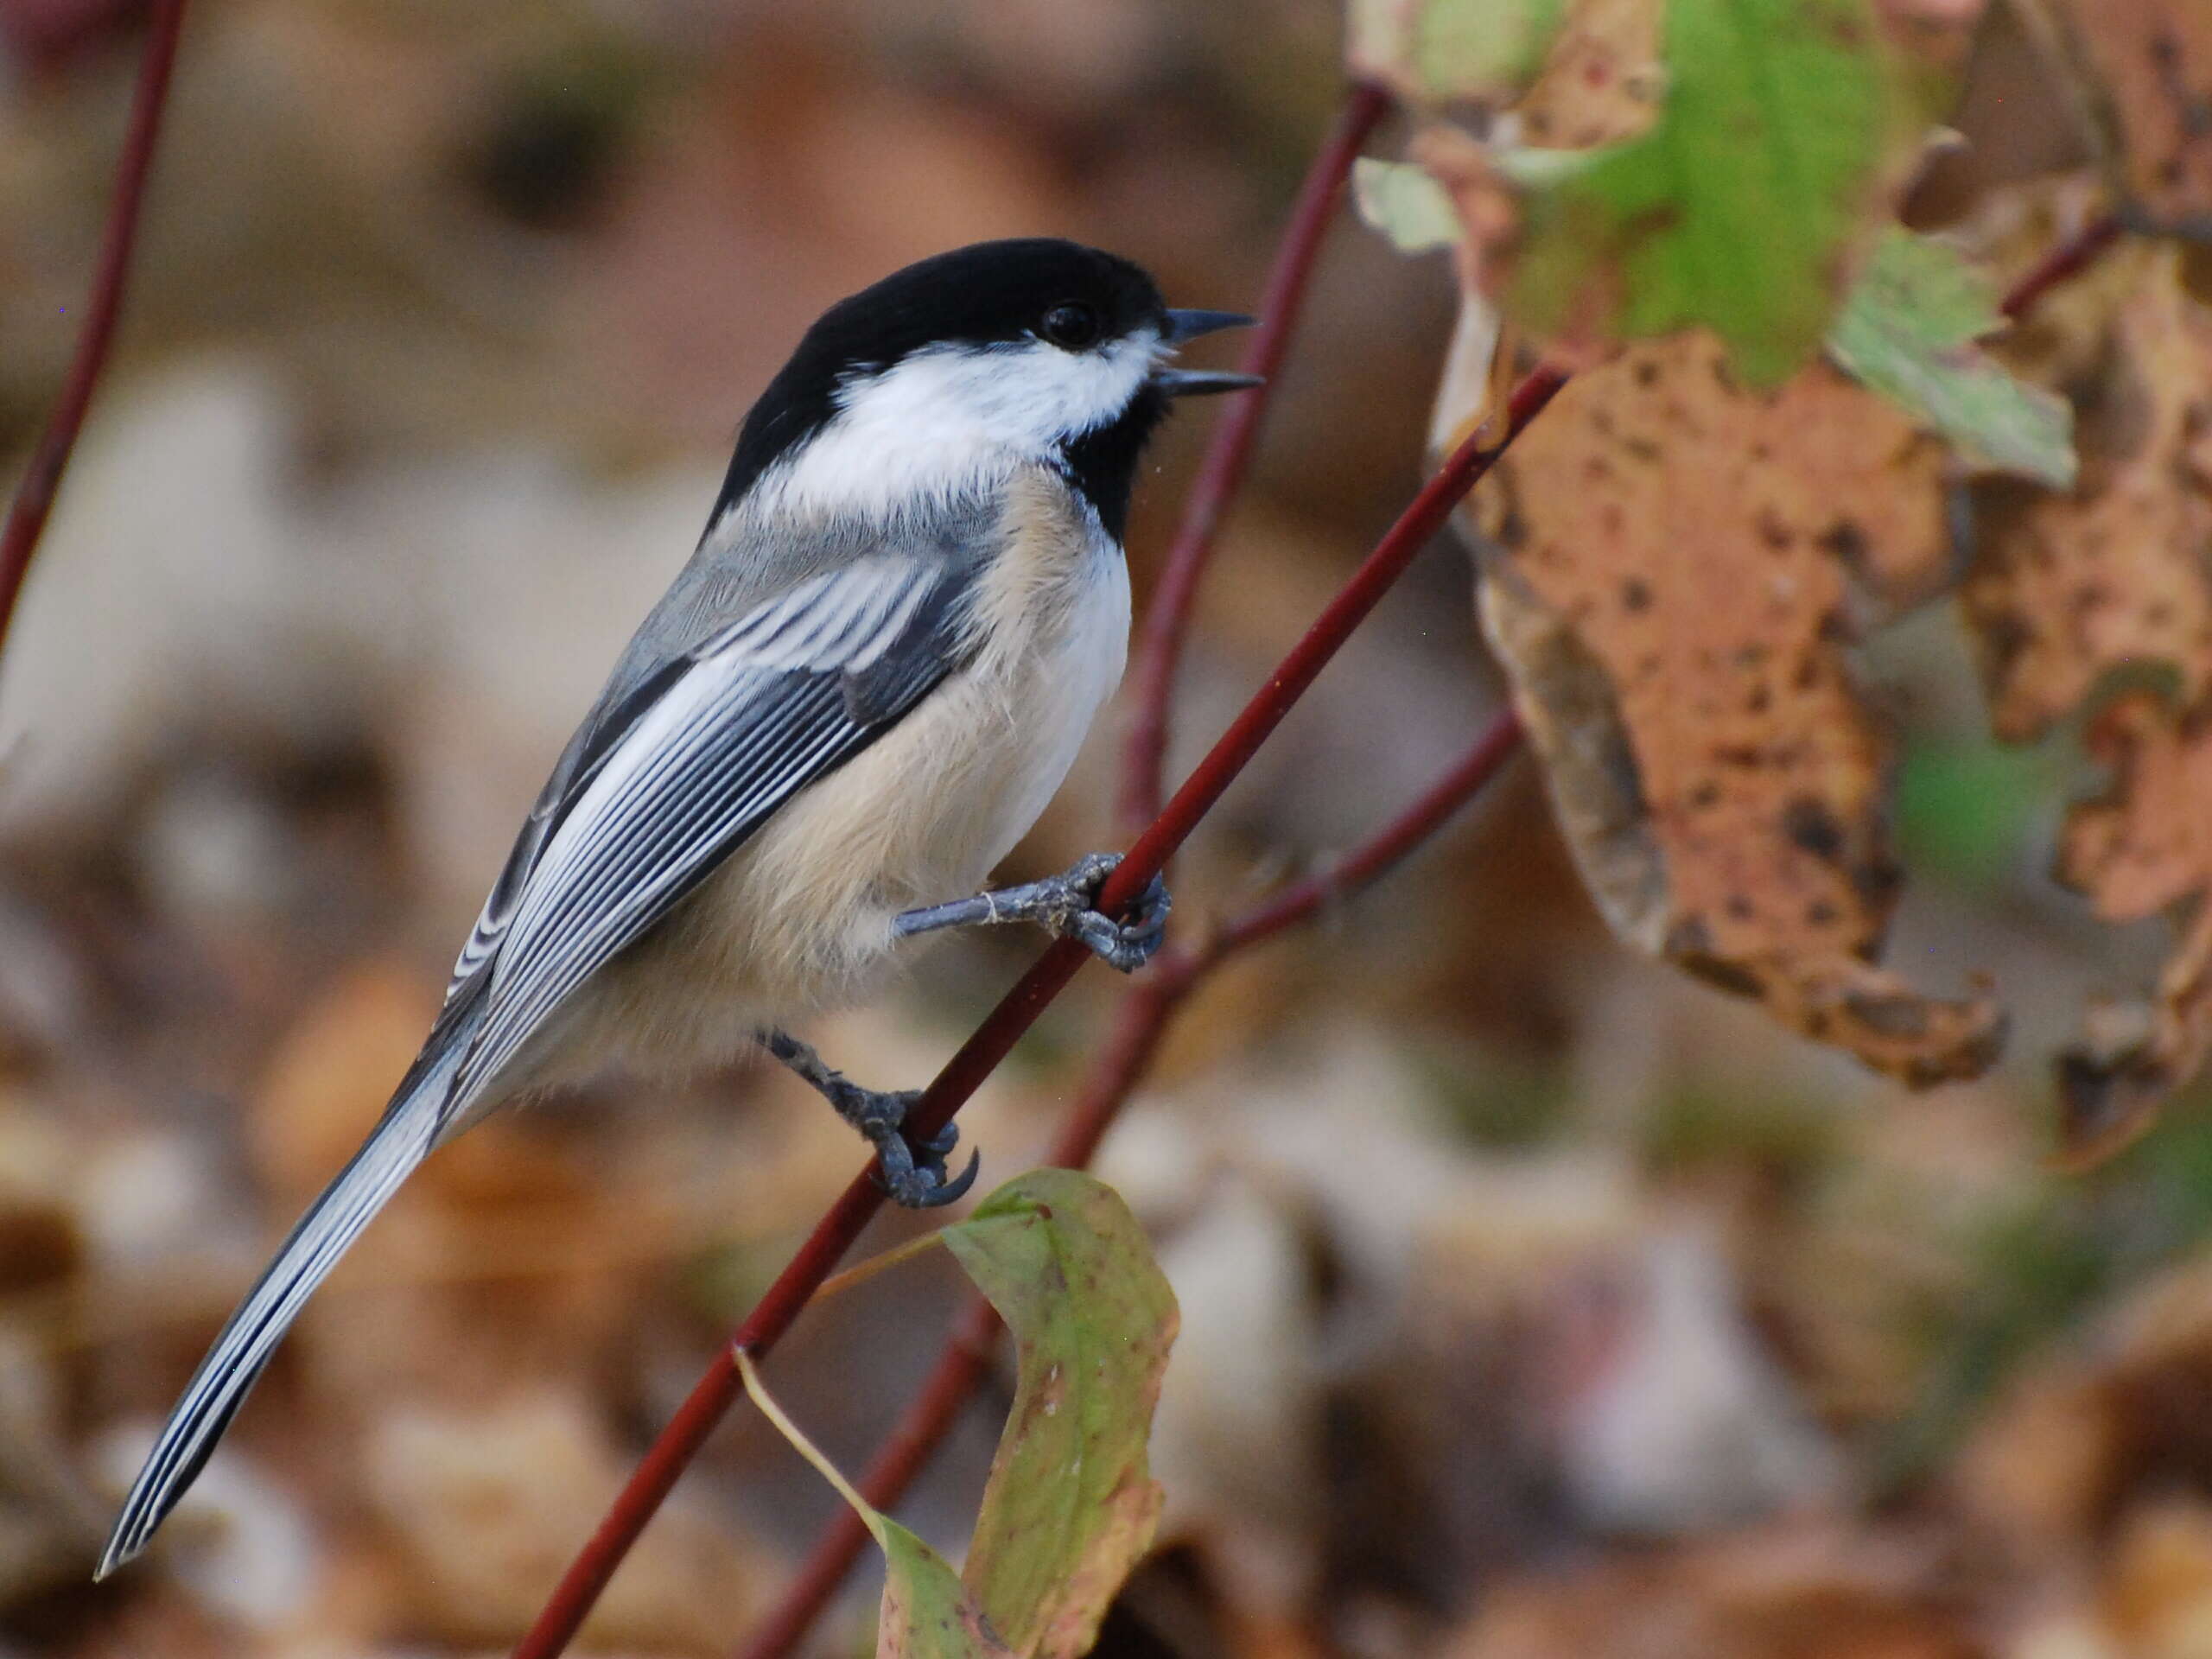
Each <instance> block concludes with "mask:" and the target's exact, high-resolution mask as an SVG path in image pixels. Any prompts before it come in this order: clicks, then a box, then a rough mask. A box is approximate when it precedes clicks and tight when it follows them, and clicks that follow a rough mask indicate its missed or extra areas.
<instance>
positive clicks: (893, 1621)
mask: <svg viewBox="0 0 2212 1659" xmlns="http://www.w3.org/2000/svg"><path fill="white" fill-rule="evenodd" d="M735 1358H736V1363H737V1369H738V1373H739V1375H740V1376H743V1377H744V1379H745V1391H746V1393H747V1394H748V1395H751V1396H752V1397H753V1404H754V1405H755V1406H757V1407H759V1408H760V1413H761V1414H762V1415H763V1416H765V1417H766V1418H767V1420H768V1421H770V1422H772V1423H773V1424H774V1425H775V1426H776V1427H777V1429H778V1430H779V1432H780V1433H782V1434H783V1437H784V1438H785V1440H789V1441H790V1442H791V1446H792V1448H793V1449H794V1450H796V1451H797V1452H798V1454H799V1455H800V1456H801V1457H803V1458H804V1459H806V1460H807V1461H808V1462H809V1463H810V1464H812V1465H814V1466H815V1468H816V1469H817V1471H820V1473H821V1475H822V1478H823V1479H824V1480H826V1481H828V1482H829V1484H831V1485H832V1486H834V1487H836V1489H837V1491H838V1493H839V1495H840V1496H842V1497H843V1498H844V1500H845V1502H847V1503H849V1504H851V1505H852V1506H853V1509H854V1510H855V1512H856V1513H857V1514H858V1515H859V1516H860V1518H861V1521H862V1522H865V1523H866V1524H867V1526H868V1530H869V1531H870V1532H871V1533H873V1534H874V1535H875V1541H876V1543H877V1544H878V1545H879V1546H880V1548H882V1550H883V1560H884V1575H883V1601H882V1604H881V1605H880V1608H879V1609H878V1611H877V1614H876V1623H875V1653H876V1659H1014V1656H1013V1654H1012V1652H1011V1650H1010V1649H1007V1646H1006V1644H1005V1643H1002V1642H1001V1641H1000V1640H999V1639H998V1637H995V1635H993V1634H992V1632H991V1627H990V1624H989V1623H988V1621H987V1620H986V1619H985V1618H984V1617H983V1613H982V1609H981V1608H980V1607H978V1606H977V1605H976V1599H975V1598H974V1597H972V1596H971V1595H969V1593H968V1591H967V1589H966V1588H965V1587H964V1586H963V1585H962V1584H961V1582H960V1577H959V1575H958V1574H957V1573H955V1572H954V1571H953V1570H952V1568H951V1566H950V1564H949V1563H948V1562H947V1561H946V1560H945V1559H944V1556H942V1555H940V1554H938V1553H937V1552H936V1551H935V1550H933V1549H931V1548H930V1547H929V1546H928V1545H927V1544H925V1543H924V1542H923V1541H921V1540H920V1539H919V1538H917V1537H916V1536H915V1535H913V1534H912V1533H911V1532H909V1531H907V1529H906V1528H904V1527H902V1526H900V1525H899V1523H898V1522H896V1521H893V1519H891V1517H890V1516H887V1515H885V1514H884V1513H883V1512H882V1511H881V1510H878V1509H876V1508H875V1507H874V1505H873V1504H871V1503H868V1501H867V1499H865V1498H863V1497H861V1495H860V1493H859V1492H857V1491H855V1490H854V1489H853V1486H852V1484H851V1483H849V1481H847V1480H846V1478H844V1476H842V1474H840V1473H838V1471H837V1466H836V1465H835V1464H833V1463H831V1462H830V1461H829V1459H828V1458H826V1457H825V1456H823V1453H822V1452H821V1451H820V1450H819V1449H818V1448H817V1447H816V1446H815V1444H814V1442H813V1441H811V1440H808V1439H807V1438H806V1436H805V1435H804V1434H802V1433H799V1431H798V1425H797V1424H795V1423H794V1422H792V1421H791V1419H790V1418H789V1417H787V1416H785V1414H784V1410H783V1408H782V1407H780V1406H779V1405H778V1404H777V1403H776V1402H775V1399H774V1397H773V1396H772V1395H770V1394H769V1392H768V1390H767V1389H766V1388H764V1387H763V1386H762V1385H761V1382H760V1372H759V1370H756V1369H755V1368H754V1366H753V1357H752V1356H751V1355H750V1354H748V1353H747V1352H745V1351H744V1350H742V1349H740V1350H739V1351H738V1352H737V1354H736V1356H735Z"/></svg>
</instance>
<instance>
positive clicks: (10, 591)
mask: <svg viewBox="0 0 2212 1659" xmlns="http://www.w3.org/2000/svg"><path fill="white" fill-rule="evenodd" d="M183 24H184V0H155V4H154V12H153V20H152V22H150V23H149V25H148V32H147V35H146V50H145V53H144V55H143V56H142V57H141V58H140V59H139V60H138V85H137V88H136V89H135V90H134V91H133V92H132V93H131V95H130V126H129V128H128V129H127V130H125V132H124V138H123V155H122V158H121V160H119V161H118V162H117V164H116V173H115V194H113V195H112V196H111V198H110V199H109V201H108V209H107V225H106V227H105V229H104V230H103V231H102V232H100V252H99V264H97V266H96V267H95V268H94V270H93V273H92V295H91V296H90V297H89V298H88V299H87V300H86V303H85V315H84V321H83V322H82V323H81V324H80V325H79V328H78V331H77V350H76V353H75V354H74V355H73V357H72V358H71V359H70V360H69V374H68V378H67V379H66V380H64V381H63V382H62V386H61V397H60V401H59V402H57V403H56V404H54V413H53V414H52V415H50V416H48V418H47V423H46V430H45V431H43V432H41V434H40V435H39V440H38V445H37V447H36V448H34V449H33V450H32V451H31V459H30V464H29V466H28V467H25V468H24V470H23V477H22V482H21V483H20V484H18V485H17V486H16V499H15V501H14V503H13V505H10V507H9V509H8V524H7V527H6V529H5V530H0V646H4V645H5V644H6V641H7V637H8V625H9V624H10V622H12V621H13V620H15V615H16V600H17V599H19V598H20V597H21V596H22V591H23V579H24V578H25V577H26V576H28V575H29V574H30V569H31V556H32V555H34V554H35V553H36V552H37V551H38V543H39V537H41V535H43V534H44V533H45V531H46V520H47V516H48V514H49V513H50V512H53V510H54V496H55V494H56V493H58V492H59V491H60V488H61V475H62V474H63V473H65V472H66V471H67V470H68V467H69V456H70V454H71V452H72V451H73V450H74V449H75V448H76V447H77V435H78V433H79V431H81V430H82V429H83V428H84V424H85V412H86V410H88V409H90V408H91V407H92V392H93V391H94V389H95V388H97V387H98V386H99V379H100V372H101V370H103V369H104V368H105V367H106V366H107V356H108V347H109V346H111V344H112V343H113V342H114V339H115V324H116V319H117V318H118V316H119V315H121V314H122V310H123V289H124V279H125V278H126V277H129V275H130V251H131V248H132V246H133V245H135V244H136V243H137V239H138V218H139V209H140V207H141V206H142V205H143V202H144V200H145V194H146V175H147V173H148V171H149V169H150V168H152V166H153V163H154V143H155V141H156V139H157V138H158V137H160V136H161V130H162V110H163V108H164V107H165V106H166V105H167V104H168V92H169V71H170V70H171V69H172V68H173V67H175V63H176V43H177V35H178V34H179V32H180V31H181V29H182V28H183Z"/></svg>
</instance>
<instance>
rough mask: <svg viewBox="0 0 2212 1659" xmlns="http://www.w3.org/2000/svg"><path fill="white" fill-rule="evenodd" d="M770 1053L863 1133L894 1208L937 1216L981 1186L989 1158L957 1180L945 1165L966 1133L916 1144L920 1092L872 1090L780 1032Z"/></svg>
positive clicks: (953, 1130) (976, 1160) (769, 1037)
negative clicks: (910, 1122) (909, 1125)
mask: <svg viewBox="0 0 2212 1659" xmlns="http://www.w3.org/2000/svg"><path fill="white" fill-rule="evenodd" d="M760 1040H761V1042H762V1043H763V1044H764V1045H765V1046H766V1048H767V1050H768V1052H770V1053H771V1054H773V1055H774V1056H775V1057H776V1058H778V1059H779V1060H781V1061H782V1062H783V1063H784V1064H785V1065H787V1066H789V1067H791V1070H792V1071H796V1072H797V1073H798V1075H799V1076H800V1077H804V1078H805V1079H806V1081H807V1082H808V1083H809V1084H812V1085H813V1087H814V1089H815V1090H816V1092H817V1093H818V1094H820V1095H821V1096H822V1097H823V1099H824V1100H827V1101H828V1102H829V1103H830V1104H831V1105H832V1106H834V1107H836V1109H837V1116H840V1117H842V1118H843V1119H844V1120H845V1122H848V1123H849V1124H851V1125H852V1126H853V1127H854V1128H856V1129H858V1130H859V1131H860V1132H861V1135H863V1136H865V1137H866V1138H867V1141H868V1144H869V1145H870V1146H872V1147H874V1148H875V1159H876V1163H877V1166H878V1174H877V1177H876V1179H877V1180H878V1181H879V1182H880V1183H881V1185H882V1187H883V1190H884V1191H885V1192H887V1193H889V1194H890V1195H891V1198H892V1201H893V1203H896V1204H899V1205H904V1206H905V1207H906V1208H907V1209H909V1210H934V1209H936V1208H937V1207H938V1205H944V1204H950V1203H952V1202H953V1201H954V1200H956V1199H957V1198H960V1197H961V1196H962V1195H963V1194H964V1193H965V1192H967V1191H968V1189H969V1187H971V1186H973V1185H975V1184H976V1175H977V1174H978V1173H980V1172H981V1170H982V1164H983V1158H982V1154H981V1153H977V1154H975V1155H974V1156H973V1157H971V1158H969V1160H968V1167H967V1168H966V1169H964V1170H963V1171H961V1173H959V1174H958V1175H957V1176H955V1175H951V1174H950V1173H948V1171H947V1169H946V1166H945V1159H946V1157H947V1156H948V1155H949V1154H950V1153H951V1151H952V1149H953V1147H956V1146H957V1145H958V1144H959V1143H960V1130H959V1128H958V1127H957V1125H955V1124H951V1123H948V1124H946V1125H945V1126H944V1128H941V1129H939V1130H938V1132H937V1133H936V1134H935V1135H931V1136H930V1138H929V1139H928V1140H926V1141H913V1140H910V1139H909V1138H908V1137H907V1135H906V1129H905V1124H906V1115H907V1114H908V1113H909V1112H911V1111H912V1109H914V1105H915V1103H916V1102H918V1101H919V1100H920V1099H921V1097H922V1091H921V1090H918V1089H867V1088H863V1087H861V1085H860V1084H857V1083H855V1082H854V1081H853V1080H852V1079H851V1078H850V1077H847V1076H846V1075H845V1074H844V1073H843V1072H842V1071H835V1070H833V1069H832V1068H831V1067H830V1066H829V1065H828V1064H827V1063H825V1062H824V1061H823V1058H822V1056H821V1055H820V1054H818V1053H817V1052H815V1050H814V1048H813V1046H811V1045H810V1044H807V1043H803V1042H801V1041H799V1039H798V1038H796V1037H792V1036H790V1035H788V1034H787V1033H784V1032H780V1031H768V1032H763V1033H761V1036H760Z"/></svg>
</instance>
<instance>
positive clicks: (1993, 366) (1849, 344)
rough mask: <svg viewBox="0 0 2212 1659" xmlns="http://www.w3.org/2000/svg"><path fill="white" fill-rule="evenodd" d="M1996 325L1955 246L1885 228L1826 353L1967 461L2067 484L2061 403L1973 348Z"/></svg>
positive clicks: (2068, 460)
mask: <svg viewBox="0 0 2212 1659" xmlns="http://www.w3.org/2000/svg"><path fill="white" fill-rule="evenodd" d="M2003 327H2005V320H2004V318H2003V317H2001V316H2000V315H1998V311H1997V308H1996V305H1995V303H1994V301H1993V297H1992V295H1991V293H1990V289H1989V286H1988V284H1987V283H1985V282H1984V281H1983V280H1982V278H1981V277H1980V275H1979V274H1978V273H1976V272H1975V271H1974V269H1973V267H1972V266H1970V265H1969V264H1967V261H1966V259H1965V257H1964V256H1963V255H1961V253H1960V252H1959V251H1958V250H1957V249H1956V248H1954V247H1951V246H1949V245H1947V244H1944V243H1942V242H1937V241H1935V240H1933V239H1931V238H1928V237H1923V236H1914V235H1913V234H1911V233H1910V232H1907V231H1903V230H1892V231H1891V232H1890V233H1889V234H1888V235H1887V236H1885V237H1884V238H1882V240H1881V241H1880V242H1879V243H1878V244H1877V245H1876V246H1875V249H1874V252H1873V254H1872V257H1870V258H1869V260H1868V261H1867V264H1866V270H1863V271H1861V272H1860V273H1859V280H1858V282H1857V283H1854V284H1853V287H1852V290H1851V294H1850V297H1849V298H1848V299H1847V300H1846V301H1845V302H1844V308H1843V310H1842V312H1841V313H1840V315H1838V316H1837V318H1836V320H1835V326H1834V328H1833V329H1832V330H1831V331H1830V332H1829V334H1828V351H1829V353H1830V354H1831V355H1833V356H1834V359H1836V361H1837V362H1838V363H1840V365H1842V366H1843V367H1844V368H1845V369H1847V370H1848V371H1849V372H1850V373H1851V374H1852V375H1853V377H1855V378H1857V379H1858V380H1859V382H1860V383H1861V384H1862V385H1867V386H1871V387H1872V388H1873V389H1874V390H1875V391H1878V392H1880V393H1882V394H1883V395H1884V396H1885V397H1891V398H1894V399H1895V400H1896V401H1897V403H1899V404H1902V405H1904V408H1905V409H1906V410H1909V411H1910V413H1911V414H1912V415H1913V416H1915V417H1916V418H1917V419H1918V420H1920V421H1921V422H1922V423H1924V424H1925V425H1927V426H1929V427H1931V428H1932V429H1935V430H1936V431H1937V432H1939V433H1941V434H1942V435H1943V436H1944V437H1946V438H1948V440H1949V441H1950V442H1951V444H1952V446H1953V447H1954V448H1956V449H1957V450H1958V451H1959V453H1960V454H1961V455H1963V456H1964V457H1965V458H1966V459H1967V461H1971V462H1974V464H1976V465H1978V466H1980V467H1987V468H1991V469H1993V470H1997V471H2001V472H2011V473H2018V474H2021V475H2022V476H2024V477H2027V478H2031V479H2034V480H2037V482H2039V483H2044V484H2048V485H2051V486H2054V487H2056V488H2059V489H2064V488H2067V487H2068V486H2070V485H2071V484H2072V483H2073V482H2074V470H2075V462H2074V447H2073V427H2074V416H2073V411H2072V410H2071V409H2069V407H2068V405H2067V403H2066V400H2065V399H2064V398H2063V397H2058V396H2056V394H2055V393H2052V392H2048V391H2044V390H2042V389H2041V388H2040V387H2036V386H2031V385H2028V384H2026V383H2025V382H2024V381H2022V380H2019V379H2018V378H2014V377H2013V375H2012V374H2011V373H2010V372H2008V371H2007V370H2006V369H2005V367H2004V366H2003V365H2001V364H1999V363H1998V362H1997V361H1995V360H1994V359H1992V358H1991V357H1989V356H1988V355H1987V354H1986V353H1983V352H1981V351H1980V350H1978V349H1976V346H1975V342H1976V341H1978V340H1981V339H1983V338H1984V337H1985V336H1986V335H1989V334H1995V333H1997V332H1998V331H1999V330H2000V329H2001V328H2003Z"/></svg>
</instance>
